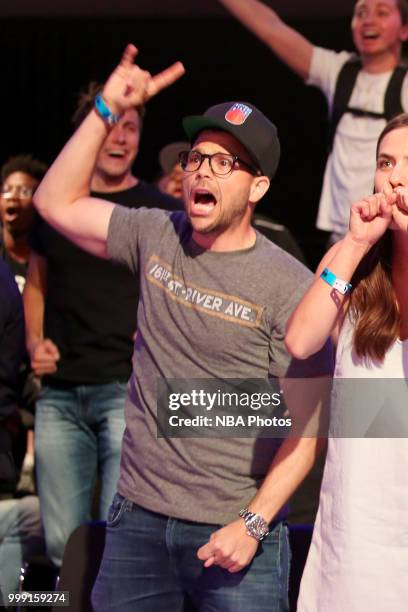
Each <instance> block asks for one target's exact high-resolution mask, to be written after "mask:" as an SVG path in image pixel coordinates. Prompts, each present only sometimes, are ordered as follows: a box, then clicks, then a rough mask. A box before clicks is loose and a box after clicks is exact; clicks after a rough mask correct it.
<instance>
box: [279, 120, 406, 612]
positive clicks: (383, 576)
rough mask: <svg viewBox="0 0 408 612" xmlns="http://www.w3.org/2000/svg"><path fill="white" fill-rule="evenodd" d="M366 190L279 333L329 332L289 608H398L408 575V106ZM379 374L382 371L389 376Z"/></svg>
mask: <svg viewBox="0 0 408 612" xmlns="http://www.w3.org/2000/svg"><path fill="white" fill-rule="evenodd" d="M376 159H377V167H376V171H375V179H374V183H375V194H374V195H369V196H367V197H365V198H363V199H361V200H359V201H357V202H355V203H354V204H353V205H352V206H351V213H350V228H349V231H348V232H347V234H346V236H345V237H344V239H343V240H341V241H340V242H338V243H336V244H335V245H334V246H333V247H331V249H330V250H329V251H328V252H327V253H326V255H325V256H324V258H323V259H322V261H321V263H320V265H319V267H318V270H317V272H316V277H315V281H314V283H313V284H312V286H311V287H310V288H309V290H308V291H307V293H306V294H305V296H304V297H303V299H302V301H301V302H300V304H299V305H298V306H297V308H296V310H295V311H294V313H293V315H292V317H291V319H290V321H289V323H288V327H287V334H286V345H287V347H288V349H289V351H290V352H291V353H292V355H296V357H297V358H301V359H303V358H307V357H308V356H309V355H310V354H313V353H314V352H315V351H317V350H319V348H320V347H321V346H322V345H323V344H324V343H325V342H327V338H328V337H329V336H332V338H333V341H334V342H335V343H336V344H337V352H336V368H335V378H336V381H335V382H336V383H337V382H338V384H336V386H335V393H334V394H333V397H332V405H331V419H330V421H331V425H330V432H329V433H330V437H329V443H328V451H327V459H326V466H325V471H324V476H323V482H322V488H321V493H320V502H319V510H318V514H317V518H316V524H315V527H314V531H313V538H312V543H311V547H310V550H309V555H308V559H307V562H306V566H305V570H304V574H303V578H302V583H301V588H300V594H299V601H298V608H297V610H298V612H326V611H327V610H330V611H331V612H345V611H347V612H361V611H362V610H370V612H384V610H392V612H404V610H406V608H407V600H408V585H407V580H406V577H407V573H406V568H407V566H408V539H407V533H408V494H407V491H408V440H407V438H408V415H407V385H406V382H407V373H408V289H407V288H408V266H407V253H408V114H402V115H399V116H397V117H395V118H394V119H392V120H391V121H390V122H389V123H388V124H387V125H386V127H385V128H384V130H383V131H382V133H381V135H380V137H379V140H378V145H377V155H376ZM387 379H392V380H391V381H390V382H388V383H387Z"/></svg>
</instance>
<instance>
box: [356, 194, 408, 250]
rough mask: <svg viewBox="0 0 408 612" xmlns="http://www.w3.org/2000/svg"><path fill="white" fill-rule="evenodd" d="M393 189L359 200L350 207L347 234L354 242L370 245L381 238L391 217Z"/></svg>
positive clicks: (394, 200)
mask: <svg viewBox="0 0 408 612" xmlns="http://www.w3.org/2000/svg"><path fill="white" fill-rule="evenodd" d="M396 201H397V194H396V193H395V192H394V191H392V190H391V191H387V192H385V191H383V192H381V193H376V194H374V195H372V196H368V197H367V198H363V199H362V200H359V201H358V202H356V203H355V204H353V205H352V207H351V212H350V225H349V235H350V237H351V238H352V239H353V240H354V242H357V243H361V244H366V245H367V246H368V247H371V246H372V245H373V244H375V243H376V242H377V240H379V238H381V236H382V235H383V234H384V232H385V230H386V229H387V228H388V226H389V225H390V223H391V221H392V218H393V209H394V208H395V203H396Z"/></svg>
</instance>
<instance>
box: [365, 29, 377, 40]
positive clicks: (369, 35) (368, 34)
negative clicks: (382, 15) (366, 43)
mask: <svg viewBox="0 0 408 612" xmlns="http://www.w3.org/2000/svg"><path fill="white" fill-rule="evenodd" d="M379 36H380V35H379V33H378V32H376V31H375V30H365V31H364V32H363V39H364V40H376V39H377V38H379Z"/></svg>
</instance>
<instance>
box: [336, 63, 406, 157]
mask: <svg viewBox="0 0 408 612" xmlns="http://www.w3.org/2000/svg"><path fill="white" fill-rule="evenodd" d="M361 68H362V63H361V60H360V58H358V57H357V56H356V57H351V58H350V59H349V60H348V61H347V62H346V63H345V64H343V66H342V67H341V70H340V72H339V76H338V77H337V82H336V88H335V92H334V97H333V110H332V114H331V119H330V126H329V139H328V145H329V151H331V149H332V147H333V141H334V136H335V134H336V129H337V126H338V124H339V121H340V119H341V118H342V116H343V115H344V113H346V112H349V113H352V114H353V115H355V116H357V117H372V118H374V119H386V120H387V121H389V120H390V119H392V118H393V117H395V116H396V115H398V114H399V113H402V112H404V109H403V107H402V104H401V91H402V84H403V82H404V79H405V76H406V74H407V71H408V65H406V64H398V66H397V67H396V68H395V70H394V72H393V73H392V75H391V78H390V80H389V82H388V85H387V90H386V92H385V96H384V112H382V113H376V112H374V111H367V110H363V109H361V108H355V107H352V106H349V105H348V103H349V100H350V98H351V94H352V93H353V88H354V85H355V83H356V80H357V76H358V73H359V71H360V70H361Z"/></svg>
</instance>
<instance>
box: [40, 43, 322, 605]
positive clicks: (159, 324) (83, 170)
mask: <svg viewBox="0 0 408 612" xmlns="http://www.w3.org/2000/svg"><path fill="white" fill-rule="evenodd" d="M135 55H136V49H135V47H133V46H132V45H128V47H127V48H126V50H125V53H124V55H123V58H122V60H121V63H120V65H119V66H118V67H117V68H116V70H115V71H114V72H113V73H112V75H111V76H110V78H109V80H108V81H107V83H106V85H105V87H104V89H103V92H102V96H101V97H100V98H98V99H97V100H96V103H95V109H94V110H93V111H92V112H91V113H90V114H89V115H88V117H87V118H86V120H85V121H84V123H83V124H82V126H81V127H80V129H79V130H78V131H77V132H76V134H75V135H74V136H73V138H72V139H71V140H70V141H69V143H68V144H67V145H66V146H65V148H64V149H63V151H62V152H61V153H60V155H59V157H58V158H57V160H56V161H55V163H54V164H53V166H52V168H51V169H50V171H49V173H48V174H47V176H46V178H45V179H44V181H43V183H42V184H41V187H40V188H39V191H38V196H37V197H36V205H37V206H38V208H39V210H40V211H41V214H43V215H44V216H45V218H46V219H47V220H48V222H49V223H51V224H53V225H58V227H59V228H60V230H61V231H63V232H64V234H65V235H66V236H67V237H68V238H70V239H71V240H73V241H75V242H76V243H77V244H79V245H80V246H81V247H82V248H85V249H87V250H89V251H90V252H92V253H94V254H97V255H99V256H101V257H105V258H107V257H109V258H112V259H115V260H116V261H118V262H121V263H122V264H126V265H127V266H128V267H129V268H130V269H131V270H133V271H134V272H135V273H136V272H138V273H139V282H140V291H141V300H140V302H139V313H138V314H139V317H138V321H139V327H138V334H137V338H136V342H135V354H134V360H133V368H134V369H133V374H132V376H131V379H130V381H129V385H128V397H127V402H126V431H125V434H124V439H123V446H122V461H121V476H120V480H119V483H118V493H117V494H116V495H115V497H114V500H113V503H112V506H111V509H110V513H109V518H108V526H107V541H106V546H105V552H104V558H103V561H102V565H101V569H100V574H99V577H98V580H97V582H96V585H95V588H94V593H93V604H94V608H95V609H96V610H98V612H102V611H105V610H106V611H107V610H110V611H112V610H121V611H129V612H130V611H131V610H138V612H156V611H157V612H158V611H159V610H160V611H162V610H166V611H170V612H176V611H178V610H181V609H182V605H183V601H184V598H185V597H186V596H189V597H190V599H191V600H192V601H193V603H194V605H195V606H196V607H197V609H199V610H214V611H219V612H244V611H245V612H251V611H253V612H255V611H256V612H266V611H268V612H269V611H270V610H288V603H287V584H288V571H289V547H288V539H287V531H286V528H285V526H284V525H283V523H282V520H281V519H282V515H283V512H282V511H281V508H282V507H283V506H284V504H285V502H286V501H287V499H288V498H289V497H290V495H291V493H292V492H293V490H294V489H295V488H296V486H297V485H298V484H299V482H300V481H301V480H302V478H303V477H304V476H305V474H306V473H307V471H308V470H309V469H310V467H311V465H312V463H313V459H314V455H315V452H316V442H315V440H313V439H310V438H309V439H306V438H305V439H303V440H300V441H299V440H298V441H297V442H294V441H293V440H289V439H287V440H285V441H284V442H283V444H282V445H280V444H279V441H277V440H271V439H264V440H260V439H255V438H232V437H231V438H224V439H219V438H212V437H194V438H180V437H170V436H168V437H158V412H157V400H158V396H157V387H158V380H159V379H172V378H179V377H180V376H183V378H185V379H203V378H206V379H218V380H220V379H226V378H235V379H237V378H238V379H245V378H258V379H259V378H262V379H265V378H267V377H268V376H283V375H284V374H285V373H286V372H287V370H288V368H289V365H290V357H289V356H288V354H287V352H286V349H285V347H284V343H283V337H284V328H285V323H286V320H287V318H288V316H289V314H290V311H291V310H292V308H293V307H294V305H295V304H296V302H297V300H298V298H299V297H300V295H301V294H302V292H303V288H304V287H305V285H307V284H308V283H309V282H310V276H311V275H310V273H309V272H308V271H307V270H306V269H305V268H304V267H303V266H302V265H301V264H300V263H298V262H296V261H295V260H294V259H292V258H291V257H290V256H289V255H287V254H286V253H284V252H283V251H281V250H280V249H279V248H278V247H275V246H274V245H273V244H272V243H270V242H269V241H268V240H266V239H265V238H264V237H262V236H261V235H259V234H258V233H257V232H256V231H255V230H254V229H253V228H252V227H251V224H250V219H251V213H252V211H253V208H254V207H255V205H256V203H257V202H258V201H259V200H260V199H261V197H262V196H263V195H264V193H265V192H266V190H267V189H268V187H269V183H270V179H271V177H272V176H273V175H274V173H275V170H276V167H277V164H278V160H279V152H280V148H279V141H278V137H277V132H276V128H275V126H274V125H273V124H272V123H271V122H270V121H269V120H268V119H267V118H266V117H265V116H264V115H263V114H262V113H261V112H260V111H259V110H257V109H256V108H255V107H254V106H252V105H250V104H247V103H241V102H237V103H234V102H231V103H227V104H220V105H217V106H214V107H212V108H211V109H209V110H208V111H207V112H206V113H205V114H204V115H203V116H195V117H189V118H187V119H185V120H184V127H185V129H186V132H187V134H188V136H189V138H190V140H191V142H192V150H191V151H185V152H183V153H182V154H181V164H182V167H183V169H184V172H185V176H184V180H183V193H184V204H185V213H184V212H173V213H171V212H164V211H158V210H147V209H139V210H137V211H133V210H126V211H125V210H121V209H119V207H117V206H115V205H113V204H111V203H109V202H106V201H103V200H100V199H94V198H90V197H89V182H90V177H91V174H92V167H93V164H94V161H95V158H96V156H97V155H98V151H99V149H100V147H101V146H102V144H103V141H104V139H105V138H106V134H107V133H109V130H110V129H111V125H112V123H113V124H114V123H115V121H117V120H118V117H120V115H121V113H123V112H125V111H126V108H128V105H129V104H134V103H135V102H136V103H140V102H142V103H143V102H146V101H147V100H148V99H149V98H150V97H152V96H153V95H155V94H156V93H158V92H159V91H160V90H161V89H162V88H164V87H167V86H168V85H170V84H171V83H173V82H174V81H175V80H176V79H178V78H179V77H180V76H181V74H182V73H183V72H184V69H183V67H182V66H181V64H179V63H177V64H174V65H173V66H171V67H170V68H168V69H167V70H165V71H163V72H162V73H160V74H158V75H156V76H155V77H152V76H151V75H150V74H149V73H148V72H145V71H142V70H141V69H140V68H139V67H137V66H135V65H134V58H135ZM135 282H136V281H135ZM327 357H328V352H327V351H326V350H324V351H322V353H321V354H320V355H319V356H318V357H314V358H312V359H311V360H309V362H305V363H307V365H308V371H309V373H311V372H312V373H314V374H317V373H322V370H327V361H326V358H327ZM279 447H280V448H279Z"/></svg>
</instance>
